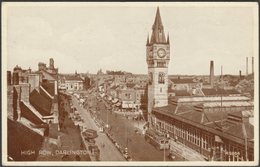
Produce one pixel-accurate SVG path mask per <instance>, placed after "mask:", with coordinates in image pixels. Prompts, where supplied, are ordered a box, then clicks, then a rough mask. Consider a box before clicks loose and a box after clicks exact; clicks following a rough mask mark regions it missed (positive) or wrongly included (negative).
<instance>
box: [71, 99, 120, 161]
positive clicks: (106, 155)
mask: <svg viewBox="0 0 260 167" xmlns="http://www.w3.org/2000/svg"><path fill="white" fill-rule="evenodd" d="M72 103H73V106H74V107H76V109H77V110H78V112H79V113H80V115H81V117H82V118H83V120H84V123H85V125H86V126H87V127H88V128H89V129H94V130H96V131H97V133H98V137H97V138H96V139H95V140H96V144H97V145H98V147H99V149H100V160H101V161H125V158H124V157H123V156H122V155H121V153H120V152H119V151H118V150H117V149H116V147H115V146H114V144H113V143H112V142H111V141H110V140H109V139H108V137H107V136H106V134H105V133H102V132H99V129H98V127H97V126H96V125H95V122H94V120H93V119H92V118H91V116H90V114H89V112H87V110H86V109H83V108H82V107H81V106H79V104H78V100H77V99H76V98H75V97H74V96H72ZM103 144H104V147H101V146H102V145H103Z"/></svg>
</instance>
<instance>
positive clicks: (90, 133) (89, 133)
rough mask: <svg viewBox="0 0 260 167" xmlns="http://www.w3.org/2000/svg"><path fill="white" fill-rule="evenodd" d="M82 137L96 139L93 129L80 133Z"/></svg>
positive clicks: (95, 132)
mask: <svg viewBox="0 0 260 167" xmlns="http://www.w3.org/2000/svg"><path fill="white" fill-rule="evenodd" d="M82 135H83V136H84V138H85V139H86V138H88V139H94V138H96V137H98V135H97V131H95V130H93V129H87V130H85V131H84V132H82Z"/></svg>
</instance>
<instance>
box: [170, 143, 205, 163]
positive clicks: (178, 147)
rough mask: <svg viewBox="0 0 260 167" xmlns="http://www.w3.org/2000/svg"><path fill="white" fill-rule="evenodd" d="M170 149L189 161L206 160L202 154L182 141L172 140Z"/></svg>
mask: <svg viewBox="0 0 260 167" xmlns="http://www.w3.org/2000/svg"><path fill="white" fill-rule="evenodd" d="M170 149H171V151H172V152H173V153H174V154H177V155H179V156H181V157H183V158H185V159H186V160H188V161H205V159H204V157H203V156H202V155H201V154H199V153H198V152H196V151H195V150H193V149H191V148H189V147H187V146H185V145H184V144H182V143H181V142H178V141H177V142H175V141H174V140H170Z"/></svg>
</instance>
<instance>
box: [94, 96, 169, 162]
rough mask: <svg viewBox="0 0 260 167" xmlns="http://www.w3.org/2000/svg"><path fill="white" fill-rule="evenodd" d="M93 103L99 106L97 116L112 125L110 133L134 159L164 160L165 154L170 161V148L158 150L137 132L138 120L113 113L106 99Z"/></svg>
mask: <svg viewBox="0 0 260 167" xmlns="http://www.w3.org/2000/svg"><path fill="white" fill-rule="evenodd" d="M90 96H91V95H90ZM92 96H93V95H92ZM89 99H91V100H95V98H93V97H89ZM92 104H95V105H97V106H93V107H92V108H96V107H97V116H98V117H99V118H100V119H102V120H103V122H104V123H108V124H109V125H110V126H111V127H112V129H111V131H110V133H111V134H112V135H113V138H114V139H115V140H116V142H117V143H118V144H119V145H121V146H124V147H127V148H128V152H129V154H130V156H131V157H132V158H133V160H134V161H163V160H164V155H165V160H166V161H169V159H168V157H167V155H168V154H169V151H168V150H166V151H165V152H164V150H161V151H160V150H157V149H156V148H155V147H154V146H153V145H151V144H149V143H147V142H146V141H145V139H144V135H142V134H140V133H135V130H136V128H135V126H134V123H136V121H134V120H132V119H131V120H130V119H126V118H125V117H124V116H120V115H116V114H115V113H111V112H110V111H108V110H107V108H106V106H105V102H104V101H95V102H93V101H92Z"/></svg>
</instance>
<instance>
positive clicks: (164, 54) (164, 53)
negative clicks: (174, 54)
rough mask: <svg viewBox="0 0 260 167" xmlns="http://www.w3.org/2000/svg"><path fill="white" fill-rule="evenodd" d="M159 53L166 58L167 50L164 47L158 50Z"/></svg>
mask: <svg viewBox="0 0 260 167" xmlns="http://www.w3.org/2000/svg"><path fill="white" fill-rule="evenodd" d="M157 54H158V56H159V57H160V58H164V57H165V56H166V51H165V50H164V49H163V48H160V49H159V50H158V51H157Z"/></svg>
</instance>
